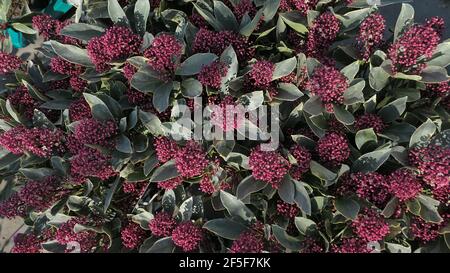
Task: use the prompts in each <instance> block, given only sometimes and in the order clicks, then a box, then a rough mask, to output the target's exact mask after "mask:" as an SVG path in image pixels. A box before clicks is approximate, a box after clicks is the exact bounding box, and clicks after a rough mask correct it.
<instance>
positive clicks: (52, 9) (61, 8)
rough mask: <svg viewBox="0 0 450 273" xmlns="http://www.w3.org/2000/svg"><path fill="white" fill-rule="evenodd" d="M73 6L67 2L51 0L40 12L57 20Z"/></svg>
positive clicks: (64, 0) (65, 0)
mask: <svg viewBox="0 0 450 273" xmlns="http://www.w3.org/2000/svg"><path fill="white" fill-rule="evenodd" d="M72 7H73V6H72V5H71V4H69V3H67V0H51V1H50V3H49V4H48V6H47V7H46V8H45V9H44V10H43V11H42V12H43V13H46V14H48V15H50V16H52V17H53V18H59V17H61V16H63V15H64V14H66V12H68V11H69V10H70V9H71V8H72Z"/></svg>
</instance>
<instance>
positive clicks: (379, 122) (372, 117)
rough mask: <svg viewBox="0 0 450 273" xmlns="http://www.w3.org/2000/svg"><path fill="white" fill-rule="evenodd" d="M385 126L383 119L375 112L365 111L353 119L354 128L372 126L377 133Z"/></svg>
mask: <svg viewBox="0 0 450 273" xmlns="http://www.w3.org/2000/svg"><path fill="white" fill-rule="evenodd" d="M385 127H386V125H385V124H384V121H383V119H381V117H380V116H378V115H376V114H370V113H366V114H364V115H361V116H359V117H357V118H356V120H355V129H356V130H363V129H368V128H372V129H373V131H374V132H375V133H377V134H379V133H381V132H382V131H383V130H384V128H385Z"/></svg>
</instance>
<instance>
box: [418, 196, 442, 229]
mask: <svg viewBox="0 0 450 273" xmlns="http://www.w3.org/2000/svg"><path fill="white" fill-rule="evenodd" d="M416 199H417V201H419V203H420V204H421V206H420V217H421V218H422V219H424V220H425V221H427V222H432V223H440V222H442V221H443V219H442V217H441V216H440V215H439V212H438V206H439V201H437V200H435V199H433V198H431V197H429V196H426V195H423V194H420V195H419V196H418V197H417V198H416Z"/></svg>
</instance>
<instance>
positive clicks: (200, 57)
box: [175, 53, 217, 76]
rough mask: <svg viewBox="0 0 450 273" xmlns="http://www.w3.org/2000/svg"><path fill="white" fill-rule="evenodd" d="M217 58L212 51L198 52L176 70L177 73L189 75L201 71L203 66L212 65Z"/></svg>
mask: <svg viewBox="0 0 450 273" xmlns="http://www.w3.org/2000/svg"><path fill="white" fill-rule="evenodd" d="M216 59H217V55H215V54H212V53H197V54H194V55H192V56H190V57H189V58H187V59H186V60H185V61H184V62H183V63H182V64H181V65H180V67H179V68H178V69H177V71H175V74H176V75H181V76H189V75H195V74H198V73H199V72H200V70H201V69H202V67H203V66H207V65H210V64H211V63H212V62H214V61H215V60H216Z"/></svg>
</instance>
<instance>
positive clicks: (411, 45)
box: [388, 25, 441, 73]
mask: <svg viewBox="0 0 450 273" xmlns="http://www.w3.org/2000/svg"><path fill="white" fill-rule="evenodd" d="M440 40H441V37H440V36H439V34H438V33H437V32H436V30H435V29H434V28H432V27H430V26H426V25H414V26H412V27H410V28H409V29H407V30H406V31H405V32H404V33H403V34H402V35H401V36H400V37H399V38H398V39H397V41H395V42H394V43H393V44H392V45H391V46H390V48H389V49H388V57H389V59H390V60H391V61H392V72H393V73H396V72H409V73H421V72H422V70H423V69H424V68H425V67H426V64H425V63H423V62H419V58H420V57H422V56H424V57H426V58H430V57H431V55H432V54H433V52H434V50H435V49H436V47H437V45H438V44H439V41H440Z"/></svg>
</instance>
